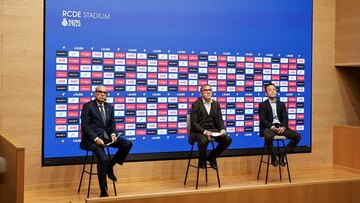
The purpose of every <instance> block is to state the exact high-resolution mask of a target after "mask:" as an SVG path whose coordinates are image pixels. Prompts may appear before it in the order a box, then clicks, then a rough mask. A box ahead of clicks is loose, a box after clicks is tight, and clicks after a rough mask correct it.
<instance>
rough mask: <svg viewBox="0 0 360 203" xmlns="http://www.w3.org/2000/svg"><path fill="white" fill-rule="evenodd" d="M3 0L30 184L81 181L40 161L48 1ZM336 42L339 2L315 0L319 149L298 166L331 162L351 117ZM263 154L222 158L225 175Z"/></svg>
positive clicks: (5, 74)
mask: <svg viewBox="0 0 360 203" xmlns="http://www.w3.org/2000/svg"><path fill="white" fill-rule="evenodd" d="M0 5H1V6H2V7H0V25H1V26H0V36H1V39H2V40H1V42H0V43H1V44H0V70H1V75H2V78H3V80H2V83H1V84H2V87H1V89H4V93H3V94H2V95H3V96H2V97H1V98H0V113H1V114H2V132H3V133H6V134H8V135H11V136H13V138H14V139H16V140H17V141H18V142H20V143H21V144H23V145H24V146H25V147H26V149H27V153H26V170H25V184H26V185H33V184H50V183H57V182H69V181H78V180H79V174H80V166H61V167H41V162H40V160H41V136H42V135H41V133H42V130H41V128H42V126H41V123H42V69H43V67H42V53H43V50H42V37H43V28H42V24H43V21H42V17H43V1H41V0H28V1H25V0H23V1H21V0H17V1H12V0H3V1H2V3H1V4H0ZM334 41H335V1H334V0H314V25H313V90H312V91H313V97H312V102H313V118H312V123H313V124H312V133H313V152H312V153H311V154H298V155H290V159H291V161H292V163H293V164H292V167H296V165H302V164H304V163H306V164H331V161H332V125H333V124H334V123H337V122H342V121H344V120H346V115H345V114H344V113H342V112H335V111H333V110H334V109H336V108H338V107H339V105H340V106H341V102H342V101H341V99H340V98H337V97H336V96H337V95H339V94H340V88H339V87H338V85H337V82H336V81H337V74H336V70H335V69H334V67H333V64H334V57H335V50H334V44H335V42H334ZM324 75H326V77H324ZM5 93H6V94H5ZM324 104H326V105H324ZM341 108H342V107H341ZM344 108H347V107H344ZM349 108H351V107H349ZM350 110H351V109H350ZM64 150H65V149H64ZM258 158H259V157H240V158H239V157H235V158H224V159H220V160H219V162H220V164H221V165H222V166H223V171H222V174H224V175H226V174H233V173H253V172H254V169H255V170H256V166H257V164H258ZM184 167H185V161H184V160H176V161H158V162H142V163H140V162H139V163H126V164H125V165H124V166H123V167H117V168H116V170H117V171H116V173H117V176H118V177H120V178H123V179H126V180H127V181H132V180H134V181H136V180H140V179H161V178H172V177H174V176H182V175H183V173H184V169H185V168H184ZM239 169H240V170H239ZM255 173H256V172H255Z"/></svg>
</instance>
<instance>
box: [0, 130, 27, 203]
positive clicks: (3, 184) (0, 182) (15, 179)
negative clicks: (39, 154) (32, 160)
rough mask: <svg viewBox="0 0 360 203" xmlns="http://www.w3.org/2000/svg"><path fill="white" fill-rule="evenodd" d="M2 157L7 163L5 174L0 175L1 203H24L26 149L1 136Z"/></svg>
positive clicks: (0, 149) (0, 155) (0, 152)
mask: <svg viewBox="0 0 360 203" xmlns="http://www.w3.org/2000/svg"><path fill="white" fill-rule="evenodd" d="M0 157H3V158H4V159H5V161H6V165H5V166H6V167H5V168H6V170H5V173H3V174H0V202H4V203H5V202H14V203H22V202H24V171H25V166H24V164H25V149H24V147H23V146H20V145H19V144H17V143H16V142H15V141H14V140H12V139H10V138H9V137H6V136H4V135H0Z"/></svg>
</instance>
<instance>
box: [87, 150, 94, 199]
mask: <svg viewBox="0 0 360 203" xmlns="http://www.w3.org/2000/svg"><path fill="white" fill-rule="evenodd" d="M93 163H94V152H93V151H92V154H91V165H90V173H89V186H88V192H87V198H89V195H90V186H91V176H92V175H93V172H92V168H93Z"/></svg>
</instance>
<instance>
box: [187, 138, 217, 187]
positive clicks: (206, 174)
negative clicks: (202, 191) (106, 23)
mask: <svg viewBox="0 0 360 203" xmlns="http://www.w3.org/2000/svg"><path fill="white" fill-rule="evenodd" d="M209 142H211V145H212V148H213V149H215V146H214V140H209ZM194 145H195V142H194V143H193V144H192V145H191V150H190V155H189V158H188V159H189V161H188V164H187V168H186V174H185V180H184V185H186V180H187V177H188V173H189V168H190V167H193V168H196V169H197V173H196V189H198V186H199V171H200V170H199V169H200V167H199V164H200V162H199V160H198V164H197V165H193V164H191V159H192V158H193V157H192V155H193V151H194ZM215 163H216V165H217V161H216V159H215ZM208 168H211V167H210V166H209V164H208V163H206V167H205V180H206V183H207V182H208V171H207V169H208ZM216 175H217V181H218V186H219V188H220V187H221V185H220V178H219V166H218V167H217V168H216Z"/></svg>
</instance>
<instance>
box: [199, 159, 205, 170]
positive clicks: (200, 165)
mask: <svg viewBox="0 0 360 203" xmlns="http://www.w3.org/2000/svg"><path fill="white" fill-rule="evenodd" d="M199 168H202V169H205V168H206V161H199Z"/></svg>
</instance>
